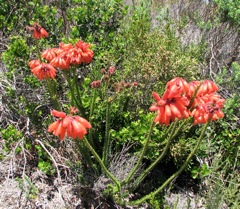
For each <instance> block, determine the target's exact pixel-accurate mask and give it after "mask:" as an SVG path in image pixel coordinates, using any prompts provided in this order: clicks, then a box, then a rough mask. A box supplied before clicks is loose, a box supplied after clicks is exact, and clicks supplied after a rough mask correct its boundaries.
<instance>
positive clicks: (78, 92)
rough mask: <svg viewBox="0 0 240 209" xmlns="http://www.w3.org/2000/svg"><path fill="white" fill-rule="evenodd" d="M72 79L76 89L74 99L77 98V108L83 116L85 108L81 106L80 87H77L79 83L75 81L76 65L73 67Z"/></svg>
mask: <svg viewBox="0 0 240 209" xmlns="http://www.w3.org/2000/svg"><path fill="white" fill-rule="evenodd" d="M73 81H74V86H75V89H76V92H77V97H76V100H78V103H79V107H78V108H79V110H80V112H81V114H82V116H85V108H84V107H83V104H82V98H81V94H80V89H79V85H78V82H77V73H76V67H74V68H73Z"/></svg>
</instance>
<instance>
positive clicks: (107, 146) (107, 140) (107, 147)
mask: <svg viewBox="0 0 240 209" xmlns="http://www.w3.org/2000/svg"><path fill="white" fill-rule="evenodd" d="M110 106H111V101H110V100H108V101H107V109H106V130H105V141H104V145H103V163H104V164H105V165H107V163H108V156H109V154H110V153H109V152H110V146H111V143H110V137H109V131H110Z"/></svg>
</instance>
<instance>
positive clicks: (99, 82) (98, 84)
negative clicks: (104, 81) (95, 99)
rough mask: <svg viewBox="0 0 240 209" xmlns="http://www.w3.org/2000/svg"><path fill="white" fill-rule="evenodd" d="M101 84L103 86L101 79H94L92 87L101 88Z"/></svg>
mask: <svg viewBox="0 0 240 209" xmlns="http://www.w3.org/2000/svg"><path fill="white" fill-rule="evenodd" d="M100 86H101V81H100V80H97V81H93V82H92V83H91V87H92V88H95V89H97V88H99V87H100Z"/></svg>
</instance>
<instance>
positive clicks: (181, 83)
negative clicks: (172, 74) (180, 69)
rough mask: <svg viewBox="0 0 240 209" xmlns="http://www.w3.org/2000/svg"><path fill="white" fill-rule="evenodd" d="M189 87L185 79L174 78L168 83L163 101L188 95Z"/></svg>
mask: <svg viewBox="0 0 240 209" xmlns="http://www.w3.org/2000/svg"><path fill="white" fill-rule="evenodd" d="M188 91H189V86H188V83H187V81H185V80H184V79H183V78H178V77H177V78H174V79H172V80H171V81H169V82H168V83H167V86H166V91H165V93H164V94H163V99H166V98H174V97H180V96H181V95H186V94H188Z"/></svg>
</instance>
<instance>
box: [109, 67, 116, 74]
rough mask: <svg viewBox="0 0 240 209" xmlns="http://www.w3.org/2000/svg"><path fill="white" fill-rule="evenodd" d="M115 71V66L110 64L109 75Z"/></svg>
mask: <svg viewBox="0 0 240 209" xmlns="http://www.w3.org/2000/svg"><path fill="white" fill-rule="evenodd" d="M114 73H115V67H114V66H110V67H109V68H108V74H109V75H112V74H114Z"/></svg>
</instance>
